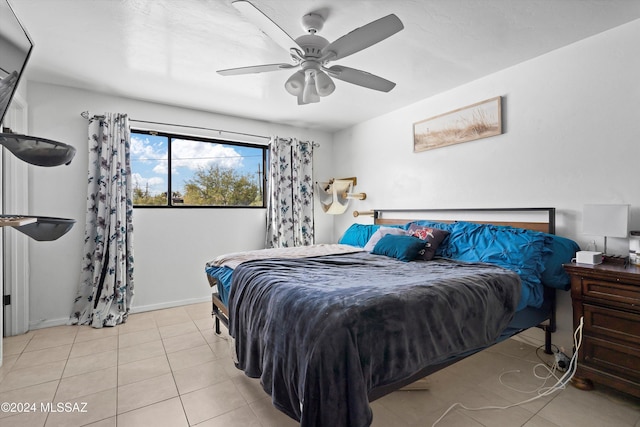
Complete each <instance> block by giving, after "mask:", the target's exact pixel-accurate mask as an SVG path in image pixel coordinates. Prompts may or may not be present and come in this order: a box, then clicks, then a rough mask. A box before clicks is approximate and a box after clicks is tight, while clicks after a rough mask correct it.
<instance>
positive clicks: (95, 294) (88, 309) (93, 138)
mask: <svg viewBox="0 0 640 427" xmlns="http://www.w3.org/2000/svg"><path fill="white" fill-rule="evenodd" d="M130 143H131V138H130V131H129V118H128V117H127V115H126V114H112V113H107V114H105V115H104V116H94V117H93V118H92V119H90V121H89V174H88V191H87V218H86V227H85V234H84V251H83V253H84V258H83V260H82V270H81V275H80V284H79V286H78V293H77V296H76V299H75V303H74V308H73V313H72V314H71V319H70V321H71V323H72V324H81V325H91V326H93V327H94V328H102V327H103V326H115V325H117V324H119V323H124V322H125V321H126V320H127V316H128V315H129V309H130V308H131V300H132V298H133V224H132V216H133V202H132V196H131V179H130V177H131V166H130V154H129V148H130Z"/></svg>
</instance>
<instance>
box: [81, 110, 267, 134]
mask: <svg viewBox="0 0 640 427" xmlns="http://www.w3.org/2000/svg"><path fill="white" fill-rule="evenodd" d="M80 116H82V117H83V118H84V119H87V120H90V119H104V115H98V114H93V115H92V114H91V113H89V112H88V111H83V112H82V113H80ZM129 120H130V121H132V122H136V123H146V124H152V125H167V126H176V127H181V128H188V129H199V130H209V131H213V132H218V133H222V132H224V133H232V134H234V135H242V136H249V137H253V138H262V139H271V137H268V136H264V135H255V134H252V133H244V132H235V131H232V130H223V129H213V128H207V127H201V126H188V125H177V124H173V123H163V122H151V121H148V120H136V119H129Z"/></svg>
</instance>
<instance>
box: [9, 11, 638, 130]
mask: <svg viewBox="0 0 640 427" xmlns="http://www.w3.org/2000/svg"><path fill="white" fill-rule="evenodd" d="M10 2H11V4H12V5H13V6H14V9H15V11H16V13H17V14H18V16H19V18H20V19H21V21H22V22H23V24H24V25H25V27H26V28H27V31H28V32H29V34H30V35H31V37H32V39H33V41H34V44H35V48H34V51H33V54H32V57H31V59H30V62H29V64H28V67H27V74H26V75H27V78H28V79H30V80H37V81H42V82H48V83H54V84H61V85H66V86H72V87H78V88H84V89H90V90H95V91H100V92H105V93H110V94H115V95H120V96H125V97H130V98H135V99H141V100H147V101H153V102H159V103H163V104H170V105H176V106H181V107H188V108H194V109H199V110H205V111H211V112H215V113H222V114H230V115H235V116H241V117H249V118H254V119H260V120H265V121H272V122H277V123H284V124H291V125H296V126H302V127H309V128H316V129H324V130H328V131H334V130H337V129H342V128H345V127H347V126H349V125H352V124H354V123H359V122H362V121H364V120H367V119H370V118H373V117H376V116H379V115H381V114H384V113H386V112H388V111H392V110H395V109H397V108H400V107H403V106H405V105H408V104H411V103H414V102H416V101H419V100H421V99H424V98H428V97H430V96H433V95H435V94H437V93H440V92H443V91H446V90H448V89H451V88H453V87H456V86H460V85H462V84H465V83H467V82H470V81H473V80H476V79H478V78H480V77H483V76H485V75H488V74H491V73H493V72H496V71H498V70H501V69H504V68H507V67H510V66H513V65H515V64H518V63H520V62H523V61H526V60H528V59H531V58H534V57H536V56H539V55H542V54H544V53H547V52H550V51H552V50H555V49H558V48H560V47H563V46H566V45H568V44H571V43H574V42H576V41H578V40H581V39H584V38H586V37H589V36H592V35H594V34H597V33H600V32H602V31H606V30H608V29H610V28H613V27H616V26H619V25H622V24H624V23H626V22H629V21H632V20H635V19H639V18H640V0H393V1H391V0H368V1H365V0H349V1H347V0H253V1H252V3H253V4H254V5H255V6H256V7H258V8H259V9H260V10H262V11H263V12H264V13H265V14H267V15H268V16H269V17H271V19H272V20H273V21H275V22H276V23H278V24H279V25H280V26H281V27H282V28H283V29H284V30H285V31H286V32H287V33H289V35H291V36H292V37H293V38H296V37H297V36H299V35H302V34H303V29H302V27H301V17H302V16H303V15H304V14H306V13H309V12H312V11H316V12H320V13H321V14H323V15H324V16H326V17H327V20H326V22H325V25H324V29H323V30H322V31H321V32H320V33H319V34H320V35H322V36H323V37H325V38H326V39H328V40H329V41H333V40H335V39H337V38H338V37H340V36H342V35H343V34H345V33H347V32H349V31H351V30H353V29H355V28H356V27H360V26H362V25H365V24H367V23H369V22H371V21H373V20H375V19H378V18H381V17H383V16H385V15H387V14H389V13H395V14H396V15H397V16H398V17H399V18H400V19H401V20H402V22H403V23H404V26H405V28H404V30H402V31H401V32H399V33H397V34H395V35H393V36H391V37H390V38H388V39H386V40H384V41H382V42H380V43H379V44H377V45H374V46H373V47H370V48H369V49H366V50H364V51H361V52H358V53H356V54H354V55H352V56H349V57H347V58H343V59H341V60H339V61H336V62H335V63H331V65H345V66H348V67H352V68H357V69H361V70H365V71H368V72H370V73H373V74H376V75H379V76H381V77H384V78H386V79H389V80H392V81H394V82H396V83H397V86H396V88H395V89H393V90H392V91H391V92H389V93H382V92H376V91H372V90H369V89H365V88H362V87H359V86H354V85H350V84H348V83H345V82H342V81H336V86H337V88H336V90H335V92H334V93H333V94H332V95H330V96H328V97H326V98H322V99H321V101H320V103H318V104H309V105H302V106H299V105H297V102H296V98H295V97H293V96H291V95H289V94H288V93H287V92H286V91H285V89H284V86H283V85H284V82H285V81H286V79H287V78H288V77H289V75H290V74H291V73H292V71H291V70H289V71H287V70H285V71H277V72H272V73H262V74H253V75H244V76H227V77H223V76H220V75H218V74H217V73H216V72H215V71H216V70H218V69H224V68H232V67H241V66H248V65H259V64H269V63H276V62H290V59H289V54H288V52H286V51H285V50H283V49H282V48H281V47H279V46H278V45H277V44H276V43H275V42H273V41H272V40H270V39H268V38H267V37H266V36H265V35H264V34H263V33H261V32H260V31H259V30H258V29H257V28H256V27H254V26H253V25H252V24H250V23H249V22H248V21H246V20H245V19H244V18H243V17H242V16H241V15H240V14H239V13H238V12H237V11H236V9H235V8H233V7H232V6H231V0H10Z"/></svg>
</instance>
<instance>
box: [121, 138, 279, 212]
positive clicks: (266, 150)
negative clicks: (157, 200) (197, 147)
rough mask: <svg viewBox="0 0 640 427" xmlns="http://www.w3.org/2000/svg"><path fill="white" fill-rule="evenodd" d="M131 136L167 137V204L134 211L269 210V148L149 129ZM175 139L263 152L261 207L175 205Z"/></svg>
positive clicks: (144, 206) (134, 206) (136, 206)
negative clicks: (173, 172) (173, 176)
mask: <svg viewBox="0 0 640 427" xmlns="http://www.w3.org/2000/svg"><path fill="white" fill-rule="evenodd" d="M130 133H131V135H133V134H142V135H153V136H163V137H167V204H166V205H135V204H133V205H132V206H133V208H134V209H266V208H267V188H268V176H267V173H266V167H267V158H268V155H269V146H268V145H264V144H252V143H249V142H243V141H233V140H226V139H216V138H207V137H201V136H197V135H183V134H178V133H173V132H163V131H155V130H149V129H134V128H131V129H130ZM174 139H186V140H191V141H198V142H209V143H212V144H223V145H231V146H239V147H248V148H258V149H260V150H262V179H261V184H262V205H260V206H237V205H234V206H229V205H183V204H173V198H172V197H169V195H170V194H171V184H172V178H171V175H172V173H171V166H172V164H171V162H172V159H171V144H172V141H173V140H174ZM131 169H132V170H131V172H132V174H133V172H135V171H134V170H133V168H131Z"/></svg>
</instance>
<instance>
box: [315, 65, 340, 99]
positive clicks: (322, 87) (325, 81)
mask: <svg viewBox="0 0 640 427" xmlns="http://www.w3.org/2000/svg"><path fill="white" fill-rule="evenodd" d="M316 88H317V90H318V95H320V96H327V95H331V94H332V93H333V91H334V90H336V85H335V84H334V83H333V80H331V77H329V76H328V75H327V74H326V73H323V72H322V71H318V72H317V74H316Z"/></svg>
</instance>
